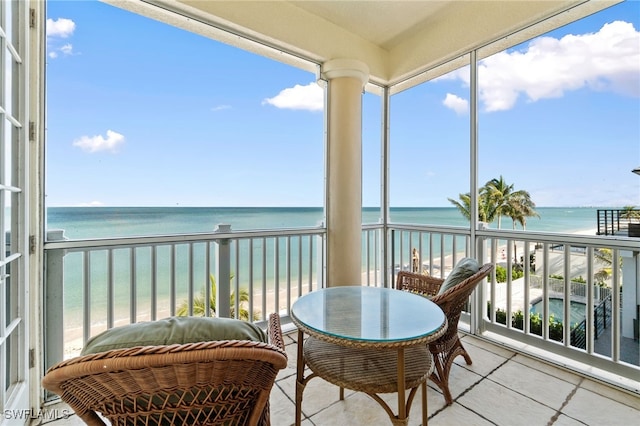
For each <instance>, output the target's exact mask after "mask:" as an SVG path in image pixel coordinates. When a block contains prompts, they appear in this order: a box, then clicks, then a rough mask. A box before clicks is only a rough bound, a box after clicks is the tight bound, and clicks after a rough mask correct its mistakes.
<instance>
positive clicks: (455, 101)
mask: <svg viewBox="0 0 640 426" xmlns="http://www.w3.org/2000/svg"><path fill="white" fill-rule="evenodd" d="M442 104H443V105H444V106H446V107H447V108H450V109H452V110H454V111H455V112H456V114H458V115H462V114H465V113H466V112H467V111H469V101H468V100H466V99H462V98H461V97H459V96H456V95H453V94H451V93H447V97H446V98H445V99H444V101H442Z"/></svg>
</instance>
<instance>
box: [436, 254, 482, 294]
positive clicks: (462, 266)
mask: <svg viewBox="0 0 640 426" xmlns="http://www.w3.org/2000/svg"><path fill="white" fill-rule="evenodd" d="M478 269H480V265H479V264H478V261H477V260H475V259H474V258H472V257H463V258H462V259H460V262H458V264H457V265H456V266H455V268H453V271H451V273H450V274H449V276H448V277H447V278H446V279H445V280H444V282H443V283H442V285H441V286H440V290H438V294H442V293H444V292H445V291H447V290H449V289H450V288H451V287H454V286H456V285H458V284H460V283H461V282H462V281H464V280H466V279H467V278H469V277H470V276H472V275H473V274H475V273H476V272H478Z"/></svg>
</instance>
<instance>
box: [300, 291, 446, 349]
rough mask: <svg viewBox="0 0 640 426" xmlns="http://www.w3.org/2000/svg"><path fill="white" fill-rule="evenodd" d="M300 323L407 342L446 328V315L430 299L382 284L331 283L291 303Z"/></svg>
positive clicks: (348, 335)
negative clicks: (369, 285) (339, 284)
mask: <svg viewBox="0 0 640 426" xmlns="http://www.w3.org/2000/svg"><path fill="white" fill-rule="evenodd" d="M291 317H292V319H293V321H294V323H296V324H297V325H299V326H302V327H303V328H307V329H308V330H311V331H314V332H316V333H319V334H324V335H327V336H332V337H336V338H339V339H345V340H357V341H370V342H381V343H382V342H384V343H392V342H403V341H411V340H416V339H420V338H424V337H426V336H429V335H431V334H434V333H436V332H439V331H440V330H441V329H442V326H443V324H444V323H445V316H444V313H443V312H442V310H441V309H440V308H439V307H438V305H436V304H435V303H433V302H431V301H430V300H428V299H426V298H424V297H422V296H418V295H415V294H411V293H408V292H405V291H400V290H393V289H387V288H378V287H362V286H350V287H330V288H326V289H321V290H317V291H314V292H312V293H309V294H306V295H304V296H303V297H301V298H300V299H298V300H297V301H296V302H295V303H294V304H293V306H292V307H291Z"/></svg>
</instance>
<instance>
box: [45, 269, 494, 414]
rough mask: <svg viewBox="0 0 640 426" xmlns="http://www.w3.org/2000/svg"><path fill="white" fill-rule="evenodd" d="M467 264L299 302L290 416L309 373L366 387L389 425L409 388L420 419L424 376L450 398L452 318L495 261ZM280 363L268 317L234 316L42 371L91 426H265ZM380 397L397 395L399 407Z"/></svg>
mask: <svg viewBox="0 0 640 426" xmlns="http://www.w3.org/2000/svg"><path fill="white" fill-rule="evenodd" d="M473 262H475V260H472V259H463V260H462V261H461V262H459V263H458V264H457V265H456V268H454V270H453V271H452V272H451V274H450V275H449V277H447V279H446V280H444V279H436V278H433V277H429V276H427V275H421V274H416V273H409V272H400V273H398V276H397V282H396V289H385V288H373V287H362V286H350V287H330V288H326V289H322V290H318V291H315V292H311V293H309V294H307V295H305V296H303V297H301V298H300V299H298V300H297V301H296V303H295V304H294V305H293V307H292V310H291V319H292V321H293V322H294V324H295V325H296V326H297V327H298V342H299V344H298V353H297V357H298V359H297V373H296V401H295V402H296V417H295V424H296V425H299V424H300V422H301V413H302V400H303V392H304V388H305V386H306V384H307V383H308V382H309V380H311V379H313V378H315V377H321V378H323V379H324V380H326V381H328V382H330V383H333V384H335V385H337V386H338V387H339V388H340V395H339V397H340V399H343V398H344V389H345V388H346V389H351V390H355V391H360V392H364V393H366V394H368V395H370V396H371V397H372V398H373V399H374V400H376V401H377V402H378V403H379V404H380V405H381V406H382V407H383V408H384V410H385V411H386V412H387V414H388V415H389V418H390V420H391V423H392V424H394V425H406V424H408V417H409V409H410V407H411V403H412V401H413V399H414V397H415V396H416V394H417V391H418V389H419V388H421V389H422V393H421V395H422V424H423V425H426V424H427V401H426V380H427V378H430V379H431V380H432V381H433V382H434V383H435V384H436V385H438V387H439V388H440V389H441V390H442V392H443V395H444V397H445V400H446V402H447V404H451V403H452V398H451V394H450V392H449V386H448V377H449V371H450V369H451V365H452V363H453V359H454V358H455V357H457V356H458V355H462V356H463V357H464V359H465V361H466V362H467V364H471V358H470V357H469V355H468V353H467V352H466V351H465V349H464V347H463V346H462V343H461V342H460V339H459V338H458V332H457V325H458V320H459V318H460V314H461V312H462V310H463V308H464V306H465V304H466V303H467V302H468V299H469V295H470V294H471V292H472V291H473V289H474V288H475V287H476V285H477V284H478V283H480V282H481V281H482V280H483V279H484V278H485V277H486V276H487V275H488V274H489V273H490V272H491V270H492V269H493V265H491V264H485V265H483V266H481V267H478V264H477V262H476V263H475V267H474V265H473ZM398 290H401V291H398ZM412 293H413V294H412ZM421 296H426V297H421ZM305 336H306V338H305ZM302 342H304V343H303V344H301V343H302ZM286 365H287V355H286V353H285V351H284V343H283V338H282V329H281V325H280V317H279V315H278V314H275V313H274V314H271V315H270V316H269V320H268V327H267V332H266V333H265V332H264V331H262V330H261V329H260V328H259V327H257V326H255V325H254V324H252V323H248V322H244V321H240V320H234V319H226V318H195V317H173V318H168V319H164V320H159V321H153V322H145V323H136V324H130V325H127V326H123V327H116V328H112V329H110V330H107V331H105V332H103V333H101V334H100V335H98V336H95V337H94V338H92V339H90V340H89V341H88V342H87V344H86V345H85V348H84V349H83V352H82V354H81V355H80V356H78V357H76V358H72V359H69V360H66V361H63V362H61V363H59V364H57V365H55V366H53V367H52V368H50V369H49V371H48V372H47V374H46V375H45V377H44V379H43V386H44V387H45V389H47V390H49V391H51V392H54V393H56V394H58V395H60V397H61V399H62V400H63V401H64V402H66V403H67V404H69V406H70V407H71V408H72V409H73V410H75V412H76V413H77V414H78V416H79V417H80V418H81V419H82V420H84V421H85V422H86V423H87V424H90V425H103V424H105V422H104V421H103V420H104V419H105V418H106V419H107V420H108V421H109V422H111V424H113V425H129V424H145V425H161V424H162V425H165V424H170V425H182V424H207V425H209V424H211V425H269V424H270V417H269V395H270V392H271V388H272V387H273V384H274V382H275V379H276V376H277V374H278V371H279V370H281V369H283V368H285V367H286ZM305 366H306V367H308V368H309V374H308V375H307V376H306V377H305ZM406 391H408V398H407V395H406ZM384 393H397V395H398V398H397V400H398V408H397V414H396V413H394V410H393V409H392V408H391V407H390V406H389V405H388V404H387V403H385V402H384V400H383V399H382V398H381V397H380V396H379V394H384Z"/></svg>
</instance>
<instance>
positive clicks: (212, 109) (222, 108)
mask: <svg viewBox="0 0 640 426" xmlns="http://www.w3.org/2000/svg"><path fill="white" fill-rule="evenodd" d="M225 109H231V105H217V106H214V107H213V108H211V111H213V112H216V111H224V110H225Z"/></svg>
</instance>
